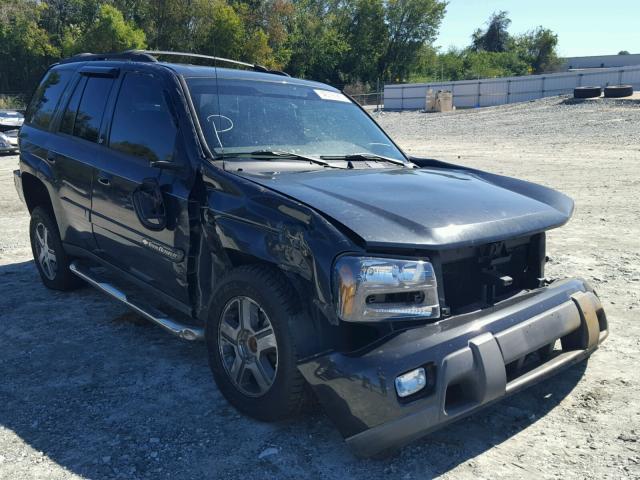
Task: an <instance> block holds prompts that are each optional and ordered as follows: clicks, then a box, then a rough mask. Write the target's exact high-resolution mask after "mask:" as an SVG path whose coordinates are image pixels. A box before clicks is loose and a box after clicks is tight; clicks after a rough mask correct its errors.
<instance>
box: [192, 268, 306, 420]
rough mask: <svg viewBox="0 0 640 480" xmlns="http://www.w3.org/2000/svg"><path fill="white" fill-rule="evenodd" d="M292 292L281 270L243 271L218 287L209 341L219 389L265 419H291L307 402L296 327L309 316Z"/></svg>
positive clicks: (244, 409) (243, 409)
mask: <svg viewBox="0 0 640 480" xmlns="http://www.w3.org/2000/svg"><path fill="white" fill-rule="evenodd" d="M292 290H293V289H292V288H291V287H290V285H289V284H288V283H287V281H286V279H285V278H284V277H283V276H282V275H281V274H280V273H279V272H278V271H276V270H273V269H270V268H267V267H262V266H257V265H250V266H244V267H239V268H237V269H236V270H234V271H232V272H231V273H230V274H229V275H228V276H227V278H226V279H225V280H224V281H223V283H222V284H221V285H220V286H219V287H218V288H217V289H216V291H215V293H214V295H213V301H212V307H211V308H210V312H209V318H208V321H207V326H206V331H205V339H206V343H207V350H208V353H209V366H210V367H211V371H212V372H213V377H214V379H215V381H216V383H217V385H218V388H219V389H220V391H221V392H222V394H223V395H224V396H225V398H226V399H227V400H228V401H229V403H231V404H232V405H233V406H234V407H236V408H237V409H238V410H240V411H241V412H242V413H244V414H246V415H249V416H251V417H253V418H256V419H258V420H262V421H276V420H281V419H284V418H288V417H291V416H293V415H295V414H297V413H298V412H299V411H300V409H301V408H302V406H303V405H304V403H305V399H306V394H305V381H304V378H303V377H302V375H301V374H300V372H299V371H298V368H297V359H298V358H297V352H296V343H295V338H294V336H293V334H292V329H291V328H290V324H291V323H293V322H300V321H304V320H305V318H304V316H303V315H302V313H301V312H300V309H299V306H298V305H297V302H296V301H295V298H293V297H292Z"/></svg>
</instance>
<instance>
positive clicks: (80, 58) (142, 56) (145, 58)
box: [58, 50, 158, 63]
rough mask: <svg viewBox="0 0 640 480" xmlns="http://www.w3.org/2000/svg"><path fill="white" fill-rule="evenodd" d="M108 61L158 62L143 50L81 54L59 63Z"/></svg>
mask: <svg viewBox="0 0 640 480" xmlns="http://www.w3.org/2000/svg"><path fill="white" fill-rule="evenodd" d="M108 60H129V61H132V62H157V61H158V60H156V59H155V58H154V57H153V56H151V55H149V54H147V53H146V52H143V51H141V50H127V51H126V52H117V53H79V54H77V55H74V56H73V57H69V58H65V59H64V60H60V62H58V63H76V62H96V61H108Z"/></svg>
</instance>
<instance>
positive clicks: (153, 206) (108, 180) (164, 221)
mask: <svg viewBox="0 0 640 480" xmlns="http://www.w3.org/2000/svg"><path fill="white" fill-rule="evenodd" d="M174 111H175V110H174V106H173V103H172V100H171V98H170V96H169V93H168V87H167V85H166V84H165V80H164V79H163V78H162V77H161V76H160V75H159V74H156V73H146V72H139V71H134V70H132V71H128V72H125V73H124V75H123V78H122V81H121V84H120V85H119V91H118V93H117V97H116V100H115V106H114V108H113V113H112V116H111V118H110V120H109V125H110V126H109V129H108V130H109V132H108V140H107V142H106V144H107V147H108V148H107V149H106V150H107V153H106V154H105V155H103V156H102V157H101V159H100V162H99V164H97V169H96V171H95V174H94V175H95V177H94V181H93V198H92V225H93V232H94V236H95V238H96V242H97V245H98V249H99V250H98V254H99V255H100V256H102V257H103V258H104V259H105V260H107V261H109V262H110V263H112V264H114V265H116V266H118V267H120V268H121V269H123V270H125V271H126V272H128V273H130V274H131V275H133V276H135V277H136V278H138V279H139V280H141V281H142V282H144V283H145V284H148V285H150V286H152V287H155V288H156V289H159V290H161V291H162V292H164V293H166V294H168V295H170V296H172V297H174V298H176V299H177V300H179V301H181V302H183V303H188V289H187V251H188V248H189V239H190V235H189V234H190V223H189V208H188V206H189V192H190V190H189V185H188V183H187V179H188V178H189V175H188V174H187V170H186V164H187V162H186V159H185V158H184V156H183V154H182V153H181V152H182V151H183V148H182V145H183V144H182V142H183V140H182V136H181V135H180V131H179V128H178V125H177V121H176V119H175V115H174V114H173V112H174ZM182 167H185V168H182Z"/></svg>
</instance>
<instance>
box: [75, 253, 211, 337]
mask: <svg viewBox="0 0 640 480" xmlns="http://www.w3.org/2000/svg"><path fill="white" fill-rule="evenodd" d="M69 270H71V271H72V272H73V273H74V274H75V275H77V276H78V277H80V278H81V279H83V280H84V281H86V282H87V283H89V284H90V285H92V286H94V287H95V288H97V289H98V290H100V291H101V292H104V293H106V294H107V295H110V296H112V297H113V298H115V299H116V300H119V301H120V302H122V303H124V304H125V305H126V306H127V307H129V308H130V309H131V310H133V311H134V312H136V313H138V314H140V315H142V316H143V317H145V318H146V319H147V320H149V321H151V322H153V323H155V324H156V325H159V326H160V327H162V328H164V329H165V330H166V331H167V332H169V333H171V334H173V335H175V336H176V337H180V338H182V339H184V340H204V329H202V328H200V327H194V326H191V325H185V324H183V323H180V322H176V321H175V320H173V319H171V318H169V317H168V316H167V315H165V314H164V313H162V312H160V311H159V310H157V309H155V308H153V307H150V306H147V305H142V304H141V303H138V302H135V301H133V300H131V299H129V298H127V295H126V294H125V293H124V292H122V291H121V290H119V289H118V288H116V287H115V286H114V285H112V284H111V283H108V282H102V281H100V280H98V279H97V278H95V277H93V276H92V274H91V273H92V272H91V271H90V269H88V268H85V267H83V266H82V265H80V264H78V263H77V262H72V263H71V265H69Z"/></svg>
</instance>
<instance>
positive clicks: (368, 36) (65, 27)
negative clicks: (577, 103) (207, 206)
mask: <svg viewBox="0 0 640 480" xmlns="http://www.w3.org/2000/svg"><path fill="white" fill-rule="evenodd" d="M446 6H447V1H446V0H0V92H1V93H12V92H24V91H25V90H32V89H33V88H35V86H36V84H37V82H38V80H39V78H40V76H41V74H42V73H43V72H44V71H45V70H46V68H47V66H48V65H50V64H51V63H53V62H55V61H57V60H59V59H60V58H64V57H68V56H70V55H73V54H75V53H78V52H87V51H90V52H109V51H120V50H126V49H131V48H145V47H147V46H148V47H149V48H151V49H157V50H174V51H186V52H195V53H203V54H211V55H216V56H221V57H228V58H234V59H238V60H244V61H248V62H254V63H260V64H263V65H266V66H267V67H269V68H276V69H284V70H286V71H287V72H289V73H290V74H292V75H295V76H300V77H306V78H312V79H315V80H319V81H324V82H328V83H332V84H334V85H338V86H343V85H351V86H352V90H353V91H355V90H357V91H367V90H370V89H371V88H373V86H374V85H376V84H377V83H379V82H380V81H386V82H389V81H393V82H396V81H407V80H414V79H422V80H440V79H448V80H460V79H465V78H478V77H492V76H503V75H523V74H527V73H532V72H536V73H537V72H541V71H549V70H552V69H553V68H555V66H556V65H557V56H556V53H555V50H556V45H557V36H556V35H555V34H554V33H553V32H551V31H550V30H547V29H544V28H542V27H539V28H537V29H534V30H532V31H530V32H527V33H525V34H523V35H519V36H510V35H509V33H508V31H507V28H508V26H509V23H510V20H509V18H508V16H507V14H506V12H498V13H495V14H494V15H492V17H491V18H490V19H489V21H488V22H487V24H486V27H485V28H484V29H482V30H480V29H479V30H477V31H476V32H475V33H474V34H473V36H472V44H471V45H470V47H469V48H466V49H462V50H456V49H453V50H449V51H447V52H439V51H438V50H437V49H436V48H434V47H433V41H434V39H435V38H436V36H437V33H438V29H439V27H440V24H441V22H442V19H443V18H444V15H445V11H446Z"/></svg>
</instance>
